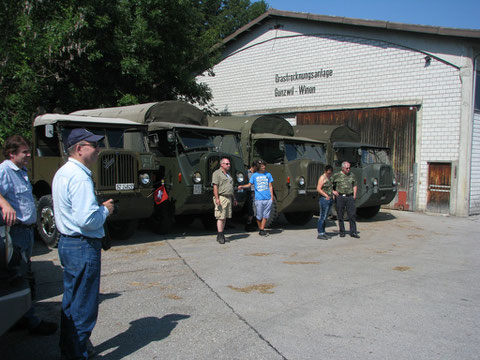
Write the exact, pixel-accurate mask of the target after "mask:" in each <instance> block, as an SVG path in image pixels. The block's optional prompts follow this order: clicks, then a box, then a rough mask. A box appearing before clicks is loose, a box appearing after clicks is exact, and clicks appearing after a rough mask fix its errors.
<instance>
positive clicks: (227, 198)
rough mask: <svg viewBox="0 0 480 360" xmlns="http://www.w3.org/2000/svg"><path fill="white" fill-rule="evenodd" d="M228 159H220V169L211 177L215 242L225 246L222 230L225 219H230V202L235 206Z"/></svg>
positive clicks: (235, 201)
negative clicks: (215, 221) (215, 226)
mask: <svg viewBox="0 0 480 360" xmlns="http://www.w3.org/2000/svg"><path fill="white" fill-rule="evenodd" d="M229 170H230V159H228V158H222V159H221V160H220V168H219V169H217V170H215V171H214V172H213V175H212V184H213V204H214V206H215V218H216V219H217V231H218V234H217V241H218V242H219V243H220V244H225V236H224V235H223V230H224V229H225V223H226V222H227V218H228V219H229V218H231V217H232V200H233V206H236V205H237V200H235V196H234V190H233V178H232V176H231V175H230V173H229Z"/></svg>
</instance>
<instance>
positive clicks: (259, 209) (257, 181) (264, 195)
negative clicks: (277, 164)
mask: <svg viewBox="0 0 480 360" xmlns="http://www.w3.org/2000/svg"><path fill="white" fill-rule="evenodd" d="M265 169H266V163H265V161H263V160H257V172H255V173H254V174H253V175H252V177H251V178H250V182H249V183H248V184H246V185H240V186H239V187H238V188H239V189H244V188H248V187H251V186H252V185H253V187H254V188H255V210H256V217H257V224H258V228H259V229H260V232H259V234H260V236H268V233H267V232H266V231H265V225H266V224H267V219H268V218H269V217H270V211H271V209H272V202H273V201H274V199H275V198H274V196H273V186H272V182H273V177H272V174H270V173H269V172H267V171H266V170H265Z"/></svg>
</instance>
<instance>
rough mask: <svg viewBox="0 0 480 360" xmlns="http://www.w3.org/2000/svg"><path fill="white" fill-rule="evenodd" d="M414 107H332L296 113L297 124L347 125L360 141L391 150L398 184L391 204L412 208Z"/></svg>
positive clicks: (415, 115) (413, 195)
mask: <svg viewBox="0 0 480 360" xmlns="http://www.w3.org/2000/svg"><path fill="white" fill-rule="evenodd" d="M416 119H417V107H416V106H393V107H386V108H374V109H356V110H355V109H354V110H334V111H320V112H311V113H298V114H297V124H298V125H315V124H323V125H348V126H350V127H351V128H352V129H354V130H356V131H358V132H359V133H360V134H361V139H362V142H365V143H369V144H373V145H377V146H386V147H389V148H390V149H391V151H392V152H391V157H392V165H393V169H394V171H395V176H396V179H397V181H398V183H399V187H398V195H397V198H396V199H395V200H394V201H392V203H391V204H390V207H392V208H394V207H397V208H402V209H404V210H413V207H412V204H413V203H414V200H415V198H414V197H415V189H414V165H415V136H416V131H415V130H416Z"/></svg>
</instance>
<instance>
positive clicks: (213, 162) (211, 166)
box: [205, 156, 220, 186]
mask: <svg viewBox="0 0 480 360" xmlns="http://www.w3.org/2000/svg"><path fill="white" fill-rule="evenodd" d="M218 168H220V158H219V157H218V156H211V157H209V158H208V161H207V169H206V170H207V171H206V173H207V179H206V182H205V186H212V174H213V172H214V171H215V170H217V169H218Z"/></svg>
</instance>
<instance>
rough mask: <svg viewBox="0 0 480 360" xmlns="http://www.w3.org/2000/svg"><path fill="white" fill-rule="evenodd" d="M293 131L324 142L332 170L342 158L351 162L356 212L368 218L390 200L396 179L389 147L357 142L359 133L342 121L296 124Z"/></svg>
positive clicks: (338, 167)
mask: <svg viewBox="0 0 480 360" xmlns="http://www.w3.org/2000/svg"><path fill="white" fill-rule="evenodd" d="M295 134H296V135H299V136H308V137H311V138H313V139H317V140H320V141H326V142H327V144H328V145H327V159H328V163H329V164H332V166H333V168H334V171H340V169H341V166H342V162H343V161H348V162H349V163H350V164H351V170H350V171H351V172H352V173H353V174H354V175H355V177H356V179H357V199H356V200H355V206H356V208H357V215H358V216H361V217H363V218H371V217H374V216H375V215H377V213H378V212H379V210H380V206H381V205H384V204H388V203H390V202H391V201H392V200H393V199H394V198H395V195H396V193H397V182H396V179H395V174H394V172H393V168H392V165H391V162H390V149H389V148H387V147H380V146H375V145H371V144H365V143H362V142H361V138H360V134H359V133H358V132H356V131H355V130H353V129H352V128H350V127H348V126H344V125H341V126H339V125H300V126H296V127H295Z"/></svg>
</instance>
